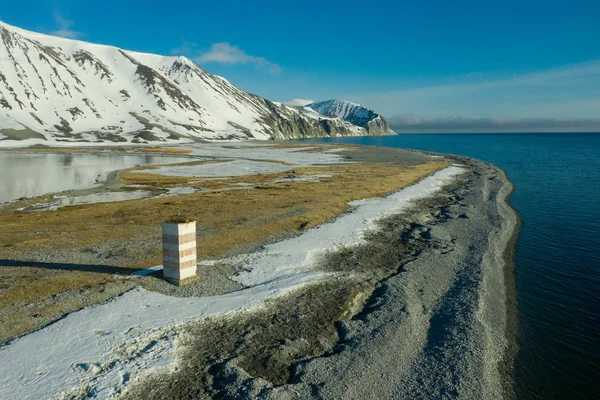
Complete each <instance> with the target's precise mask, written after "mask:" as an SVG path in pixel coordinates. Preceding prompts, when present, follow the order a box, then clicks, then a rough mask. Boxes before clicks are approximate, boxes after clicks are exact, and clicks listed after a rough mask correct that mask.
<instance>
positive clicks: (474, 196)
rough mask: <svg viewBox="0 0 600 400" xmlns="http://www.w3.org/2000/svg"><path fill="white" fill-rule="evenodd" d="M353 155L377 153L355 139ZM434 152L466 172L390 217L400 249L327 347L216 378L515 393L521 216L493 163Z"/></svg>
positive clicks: (391, 394)
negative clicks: (276, 367)
mask: <svg viewBox="0 0 600 400" xmlns="http://www.w3.org/2000/svg"><path fill="white" fill-rule="evenodd" d="M369 152H371V154H370V155H365V154H367V153H369ZM350 153H352V152H350ZM430 154H431V153H430ZM360 156H361V157H363V159H364V158H367V159H369V158H376V157H381V154H380V153H379V152H378V151H376V152H372V151H371V150H369V151H366V150H365V151H364V152H362V153H361V154H360ZM441 156H443V157H444V158H446V159H447V160H449V161H450V162H454V163H457V164H461V165H463V166H464V167H465V170H466V171H467V172H465V173H464V175H463V176H462V177H460V178H457V180H456V182H453V183H452V184H448V186H447V187H445V188H444V189H443V190H442V191H440V193H438V194H437V195H435V196H433V197H432V198H431V199H425V200H423V201H419V202H417V203H414V204H415V206H414V208H411V209H410V210H409V212H407V213H405V214H404V215H402V218H404V219H399V220H398V221H399V225H396V226H397V227H398V230H396V228H394V230H393V232H391V233H392V234H394V235H395V234H396V233H398V232H399V233H400V234H401V235H400V236H402V238H403V240H404V238H405V239H406V243H407V245H408V247H407V249H408V250H407V252H406V254H404V256H405V257H408V258H407V260H405V261H402V262H401V263H400V265H399V266H397V272H395V273H392V274H391V275H388V276H387V277H385V278H384V279H381V278H379V279H373V278H372V279H370V280H369V283H368V284H369V285H374V289H371V291H372V293H371V292H369V291H368V290H367V291H365V293H366V294H368V293H371V294H370V295H369V296H366V297H362V296H363V295H362V294H360V295H358V296H357V297H356V298H355V299H353V300H352V303H353V305H352V307H350V309H352V310H353V311H352V313H351V314H350V319H349V320H347V321H346V320H343V321H338V322H336V329H337V335H338V336H339V338H338V339H337V342H335V343H333V344H332V348H330V349H329V350H328V351H326V352H324V353H323V354H321V355H317V356H316V357H314V358H310V359H304V360H301V361H299V362H296V363H295V364H292V366H291V367H290V368H291V370H292V375H291V377H290V378H291V379H290V380H289V381H288V382H287V383H286V384H284V385H281V386H277V385H275V386H273V385H271V384H269V382H266V381H264V380H261V379H260V378H256V377H248V374H246V373H244V374H245V375H244V374H242V375H240V376H241V378H243V379H248V378H250V380H251V381H245V382H241V381H239V380H237V379H234V380H232V381H228V383H227V386H228V387H227V388H224V390H225V389H226V390H238V391H240V392H239V393H242V394H246V395H249V397H251V396H250V394H251V393H252V392H253V390H259V389H260V391H262V393H263V394H265V396H266V397H265V398H273V399H277V398H282V399H283V398H294V396H301V397H306V398H308V397H316V398H360V397H363V398H366V397H368V395H369V393H370V394H373V393H378V394H380V395H381V396H382V397H385V398H399V397H402V398H423V397H425V398H435V397H440V396H441V397H459V398H473V399H475V398H486V399H488V398H489V399H491V398H500V397H503V398H514V390H513V382H512V381H513V379H512V364H513V361H514V355H515V353H516V341H514V339H515V337H516V315H515V314H516V309H515V297H514V289H515V288H514V274H513V266H514V262H513V258H514V245H515V241H516V237H517V234H518V227H519V218H518V214H517V213H516V211H515V210H514V209H512V208H511V207H510V205H509V202H508V200H509V198H510V195H511V193H512V191H513V190H514V186H513V185H512V183H511V182H510V181H509V180H508V178H507V176H506V174H505V173H504V171H502V170H501V169H500V168H497V167H495V166H493V165H491V164H488V163H485V162H482V161H479V160H475V159H470V158H465V157H457V156H449V155H441ZM348 158H350V159H351V158H352V156H350V157H348ZM115 177H116V174H115V175H113V176H110V177H108V178H109V179H108V180H107V181H108V182H106V183H105V185H109V184H111V181H112V180H114V179H115ZM111 178H112V179H111ZM391 217H399V216H394V215H392V216H391ZM407 218H408V219H407ZM411 218H412V219H411ZM392 219H393V218H392ZM407 223H408V225H407ZM384 226H385V225H381V227H382V228H383V229H385V228H384ZM372 244H375V245H376V244H377V243H372ZM367 245H369V243H367ZM374 248H378V247H374ZM333 256H336V254H333ZM375 258H376V257H373V259H372V260H371V264H373V265H376V264H375V262H376V260H375ZM337 260H340V259H337ZM348 272H350V271H348ZM361 273H363V272H360V271H358V270H356V271H355V274H357V275H356V276H360V275H361ZM351 275H352V274H351ZM347 283H348V282H346V283H345V284H347ZM361 299H362V300H361ZM354 302H358V304H354ZM273 305H274V306H276V304H275V303H273ZM277 307H279V306H277ZM279 310H280V312H281V313H282V315H284V314H285V313H286V312H288V310H286V309H285V308H280V309H279ZM348 312H350V311H348ZM229 322H233V323H234V324H235V323H236V321H235V320H234V321H229ZM300 342H301V341H300ZM232 368H233V370H237V369H238V367H237V366H235V365H233V366H232ZM244 376H245V378H244ZM215 378H216V377H215ZM230 378H231V377H230ZM248 382H250V383H248ZM219 383H222V382H219ZM246 384H247V385H248V386H245V385H246ZM248 388H250V389H252V390H249V391H248V392H245V390H246V389H248ZM263 390H264V391H263ZM254 393H256V392H254Z"/></svg>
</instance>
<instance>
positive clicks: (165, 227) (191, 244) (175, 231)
mask: <svg viewBox="0 0 600 400" xmlns="http://www.w3.org/2000/svg"><path fill="white" fill-rule="evenodd" d="M162 234H163V236H162V237H163V277H164V278H165V279H166V280H167V281H169V282H171V283H173V284H175V285H178V286H180V285H183V284H186V283H188V282H190V281H193V280H195V279H196V278H197V275H196V221H183V222H179V221H174V222H163V224H162Z"/></svg>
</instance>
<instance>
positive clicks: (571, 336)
mask: <svg viewBox="0 0 600 400" xmlns="http://www.w3.org/2000/svg"><path fill="white" fill-rule="evenodd" d="M324 141H326V142H342V143H353V144H362V145H374V146H388V147H403V148H411V149H419V150H429V151H436V152H442V153H452V154H458V155H464V156H469V157H474V158H478V159H481V160H485V161H488V162H491V163H493V164H495V165H497V166H499V167H501V168H502V169H504V170H505V171H506V173H507V174H508V177H509V179H510V180H511V181H512V182H513V183H514V185H515V188H516V189H515V192H514V194H513V196H512V198H511V204H512V206H513V207H514V208H515V209H516V210H517V211H518V212H519V214H520V216H521V219H522V223H523V225H522V227H521V231H520V233H519V237H518V241H517V248H516V256H515V264H516V265H515V279H516V290H517V293H516V297H517V320H518V334H517V336H518V339H517V344H518V347H519V350H518V353H517V357H516V364H515V388H516V391H517V395H518V397H519V398H521V399H600V134H587V133H584V134H579V133H577V134H482V135H476V134H469V135H457V134H452V135H398V136H390V137H358V138H340V139H337V138H336V139H324Z"/></svg>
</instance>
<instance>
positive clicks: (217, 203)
mask: <svg viewBox="0 0 600 400" xmlns="http://www.w3.org/2000/svg"><path fill="white" fill-rule="evenodd" d="M445 165H446V162H445V161H443V162H430V163H425V164H421V165H417V166H413V167H403V166H398V165H395V164H391V163H390V164H385V163H379V164H363V163H355V164H342V165H333V166H326V167H311V168H297V169H295V170H294V173H295V174H299V175H312V174H324V173H328V174H332V177H331V178H325V179H321V181H320V182H295V181H290V182H283V183H276V184H275V183H271V182H273V181H274V180H275V179H278V178H282V177H286V176H289V174H288V173H283V174H264V175H254V176H246V177H236V178H231V179H228V180H223V181H204V182H202V181H198V180H197V179H195V178H183V179H182V180H177V177H164V178H160V179H165V181H162V182H158V186H161V185H172V184H174V183H175V182H174V181H173V179H175V180H176V181H177V183H180V184H183V183H184V180H185V179H188V180H189V181H194V180H195V181H198V182H196V183H193V185H196V186H198V187H204V188H205V189H210V190H212V191H206V192H199V193H194V194H190V195H181V196H174V197H167V198H152V199H145V200H131V201H123V202H115V203H102V204H92V205H79V206H70V207H65V208H61V209H58V210H57V211H45V212H30V213H23V212H18V211H16V208H17V207H20V206H22V205H23V204H25V203H31V200H27V201H25V202H21V203H16V204H14V205H12V206H11V207H9V209H7V210H5V211H4V212H3V213H2V214H0V226H1V227H2V230H1V232H0V261H1V262H2V264H0V265H1V266H0V282H2V286H1V287H0V317H1V318H2V319H3V321H2V325H3V326H4V325H5V324H12V325H14V326H16V327H22V328H15V329H11V330H10V333H5V334H2V332H0V343H2V342H3V341H5V340H6V339H8V338H9V337H12V336H15V335H18V334H22V333H25V332H27V331H30V330H32V329H35V328H36V327H40V326H43V325H45V324H47V323H48V321H49V320H53V319H56V318H59V317H60V316H61V315H63V314H64V313H66V312H70V311H74V310H76V309H79V308H81V304H82V303H81V302H79V301H73V302H72V303H69V304H71V306H69V305H68V304H65V305H63V306H61V307H58V308H56V307H54V308H52V307H50V308H48V310H47V314H44V312H46V311H44V308H43V307H42V308H41V309H40V312H39V313H38V314H40V315H38V316H37V317H32V315H31V314H28V313H21V314H19V313H16V312H15V313H13V314H11V315H12V316H11V317H10V320H4V318H7V317H6V316H5V317H2V315H4V314H3V313H2V310H1V308H2V307H5V306H6V305H8V304H11V305H12V307H16V308H14V309H15V310H18V309H25V308H26V307H27V306H28V305H31V304H46V302H49V303H52V302H53V300H52V299H53V297H54V296H57V295H59V294H61V293H75V294H76V292H77V290H79V289H80V288H82V287H89V288H90V289H88V290H92V291H96V292H97V291H98V290H99V289H98V288H99V287H100V286H102V285H104V286H108V285H117V286H118V287H120V288H121V289H122V290H123V291H125V290H127V288H128V287H130V286H127V285H123V283H122V280H119V279H115V278H114V277H113V276H112V274H110V273H106V271H102V270H101V267H100V268H99V269H97V270H85V271H78V272H77V273H76V274H74V273H73V272H72V271H58V272H57V271H56V270H55V269H53V268H52V267H48V266H47V265H46V267H44V265H43V264H44V262H48V261H50V262H52V255H53V254H55V253H56V252H57V251H60V252H63V253H65V252H66V253H67V254H72V255H73V259H74V260H75V261H74V263H78V262H80V261H77V260H81V259H83V258H85V257H88V258H89V257H92V256H94V255H95V254H96V253H94V252H95V251H97V250H96V249H98V248H102V247H103V246H104V247H107V246H111V243H112V244H115V246H117V245H118V246H117V247H119V248H118V251H114V252H113V251H112V250H111V251H109V252H106V251H105V252H103V253H102V254H103V256H102V263H105V264H109V265H111V266H112V267H120V268H124V269H130V270H131V271H134V270H137V269H143V268H148V267H150V266H154V265H158V264H160V263H161V249H160V243H161V231H160V223H161V222H162V221H164V220H167V219H168V218H170V217H172V216H173V215H175V214H177V213H179V214H181V215H184V216H186V217H187V218H190V219H194V220H196V221H197V226H198V240H197V254H198V258H199V259H200V260H202V259H215V258H220V257H223V256H226V255H231V254H233V253H236V252H240V251H244V252H245V251H251V250H253V249H255V248H257V247H259V246H261V245H264V244H266V243H270V242H273V241H276V240H278V239H281V238H284V237H290V236H293V235H296V234H298V233H299V232H301V231H302V230H305V229H309V228H311V227H314V226H316V225H319V224H321V223H323V222H325V221H328V220H331V219H332V218H335V217H336V216H339V215H341V214H342V213H344V212H346V211H347V210H348V209H349V207H350V206H349V205H348V204H347V203H348V202H350V201H352V200H359V199H363V198H369V197H375V196H382V195H385V194H387V193H390V192H392V191H395V190H397V189H399V188H402V187H405V186H407V185H410V184H412V183H414V182H416V181H417V180H419V179H420V178H422V177H423V176H426V175H429V174H431V173H433V172H435V171H437V170H439V169H441V168H443V167H444V166H445ZM132 175H138V174H132ZM143 178H147V176H146V177H143ZM143 178H139V179H141V180H140V181H138V182H137V183H143V184H148V183H150V182H152V179H159V178H158V177H156V176H154V177H152V179H150V180H143ZM142 180H143V182H142ZM225 181H226V182H227V183H225ZM130 182H133V181H130ZM236 182H238V183H239V182H248V183H251V184H253V185H256V187H257V188H256V189H252V190H224V191H215V190H218V189H220V188H223V187H224V186H225V185H231V184H232V183H236ZM98 254H99V255H100V254H101V253H98ZM25 258H27V259H29V260H30V261H33V263H31V264H29V265H27V266H17V267H15V268H9V267H11V264H10V263H11V261H10V260H23V259H25ZM92 260H93V258H92ZM36 261H39V262H40V268H37V269H36V272H35V274H36V278H35V282H39V284H38V285H37V286H36V285H34V286H30V285H31V284H32V280H31V279H29V278H26V277H24V275H27V274H30V273H31V271H33V269H35V268H36V265H35V262H36ZM94 264H96V263H94ZM13 267H14V266H13ZM21 274H23V276H21ZM42 282H43V283H42ZM30 289H31V290H30ZM105 290H106V289H105ZM117 294H118V293H117ZM82 295H83V294H82ZM100 297H102V296H100ZM92 298H93V296H91V297H90V299H92ZM102 298H104V297H102ZM85 305H89V304H87V303H86V304H85ZM22 319H27V320H28V321H27V322H26V323H24V322H23V321H22ZM38 321H39V322H38Z"/></svg>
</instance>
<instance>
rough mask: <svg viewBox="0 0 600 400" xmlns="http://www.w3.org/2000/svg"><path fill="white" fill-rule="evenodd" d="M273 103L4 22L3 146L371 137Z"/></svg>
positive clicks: (161, 65)
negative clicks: (15, 144) (59, 143)
mask: <svg viewBox="0 0 600 400" xmlns="http://www.w3.org/2000/svg"><path fill="white" fill-rule="evenodd" d="M367 133H369V132H368V129H366V128H365V127H364V126H358V125H355V124H353V123H351V122H348V121H344V120H342V119H338V118H333V119H332V118H319V117H318V116H317V117H315V115H312V116H308V115H306V114H305V113H303V112H301V111H299V110H297V109H295V108H291V107H288V106H286V105H283V104H279V103H273V102H270V101H268V100H266V99H263V98H261V97H258V96H255V95H252V94H249V93H246V92H244V91H243V90H241V89H239V88H237V87H235V86H234V85H232V84H231V83H229V82H228V81H227V80H226V79H224V78H221V77H219V76H216V75H212V74H210V73H208V72H207V71H205V70H204V69H202V68H201V67H199V66H198V65H196V64H195V63H194V62H192V61H191V60H189V59H187V58H185V57H164V56H159V55H154V54H144V53H137V52H131V51H126V50H121V49H118V48H116V47H112V46H104V45H97V44H91V43H86V42H82V41H78V40H71V39H65V38H59V37H53V36H48V35H44V34H39V33H34V32H29V31H25V30H23V29H20V28H16V27H13V26H10V25H7V24H5V23H3V22H1V21H0V146H9V145H11V143H12V144H14V143H16V141H24V140H26V142H27V143H32V144H33V143H44V144H52V143H54V144H56V143H57V142H81V143H82V144H89V143H90V142H99V143H106V142H117V143H121V142H122V143H126V142H130V143H131V142H133V143H144V142H150V141H170V142H172V141H181V140H190V139H194V138H204V139H210V140H226V139H252V138H256V139H283V138H298V137H318V136H338V135H341V136H346V135H364V134H367Z"/></svg>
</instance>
